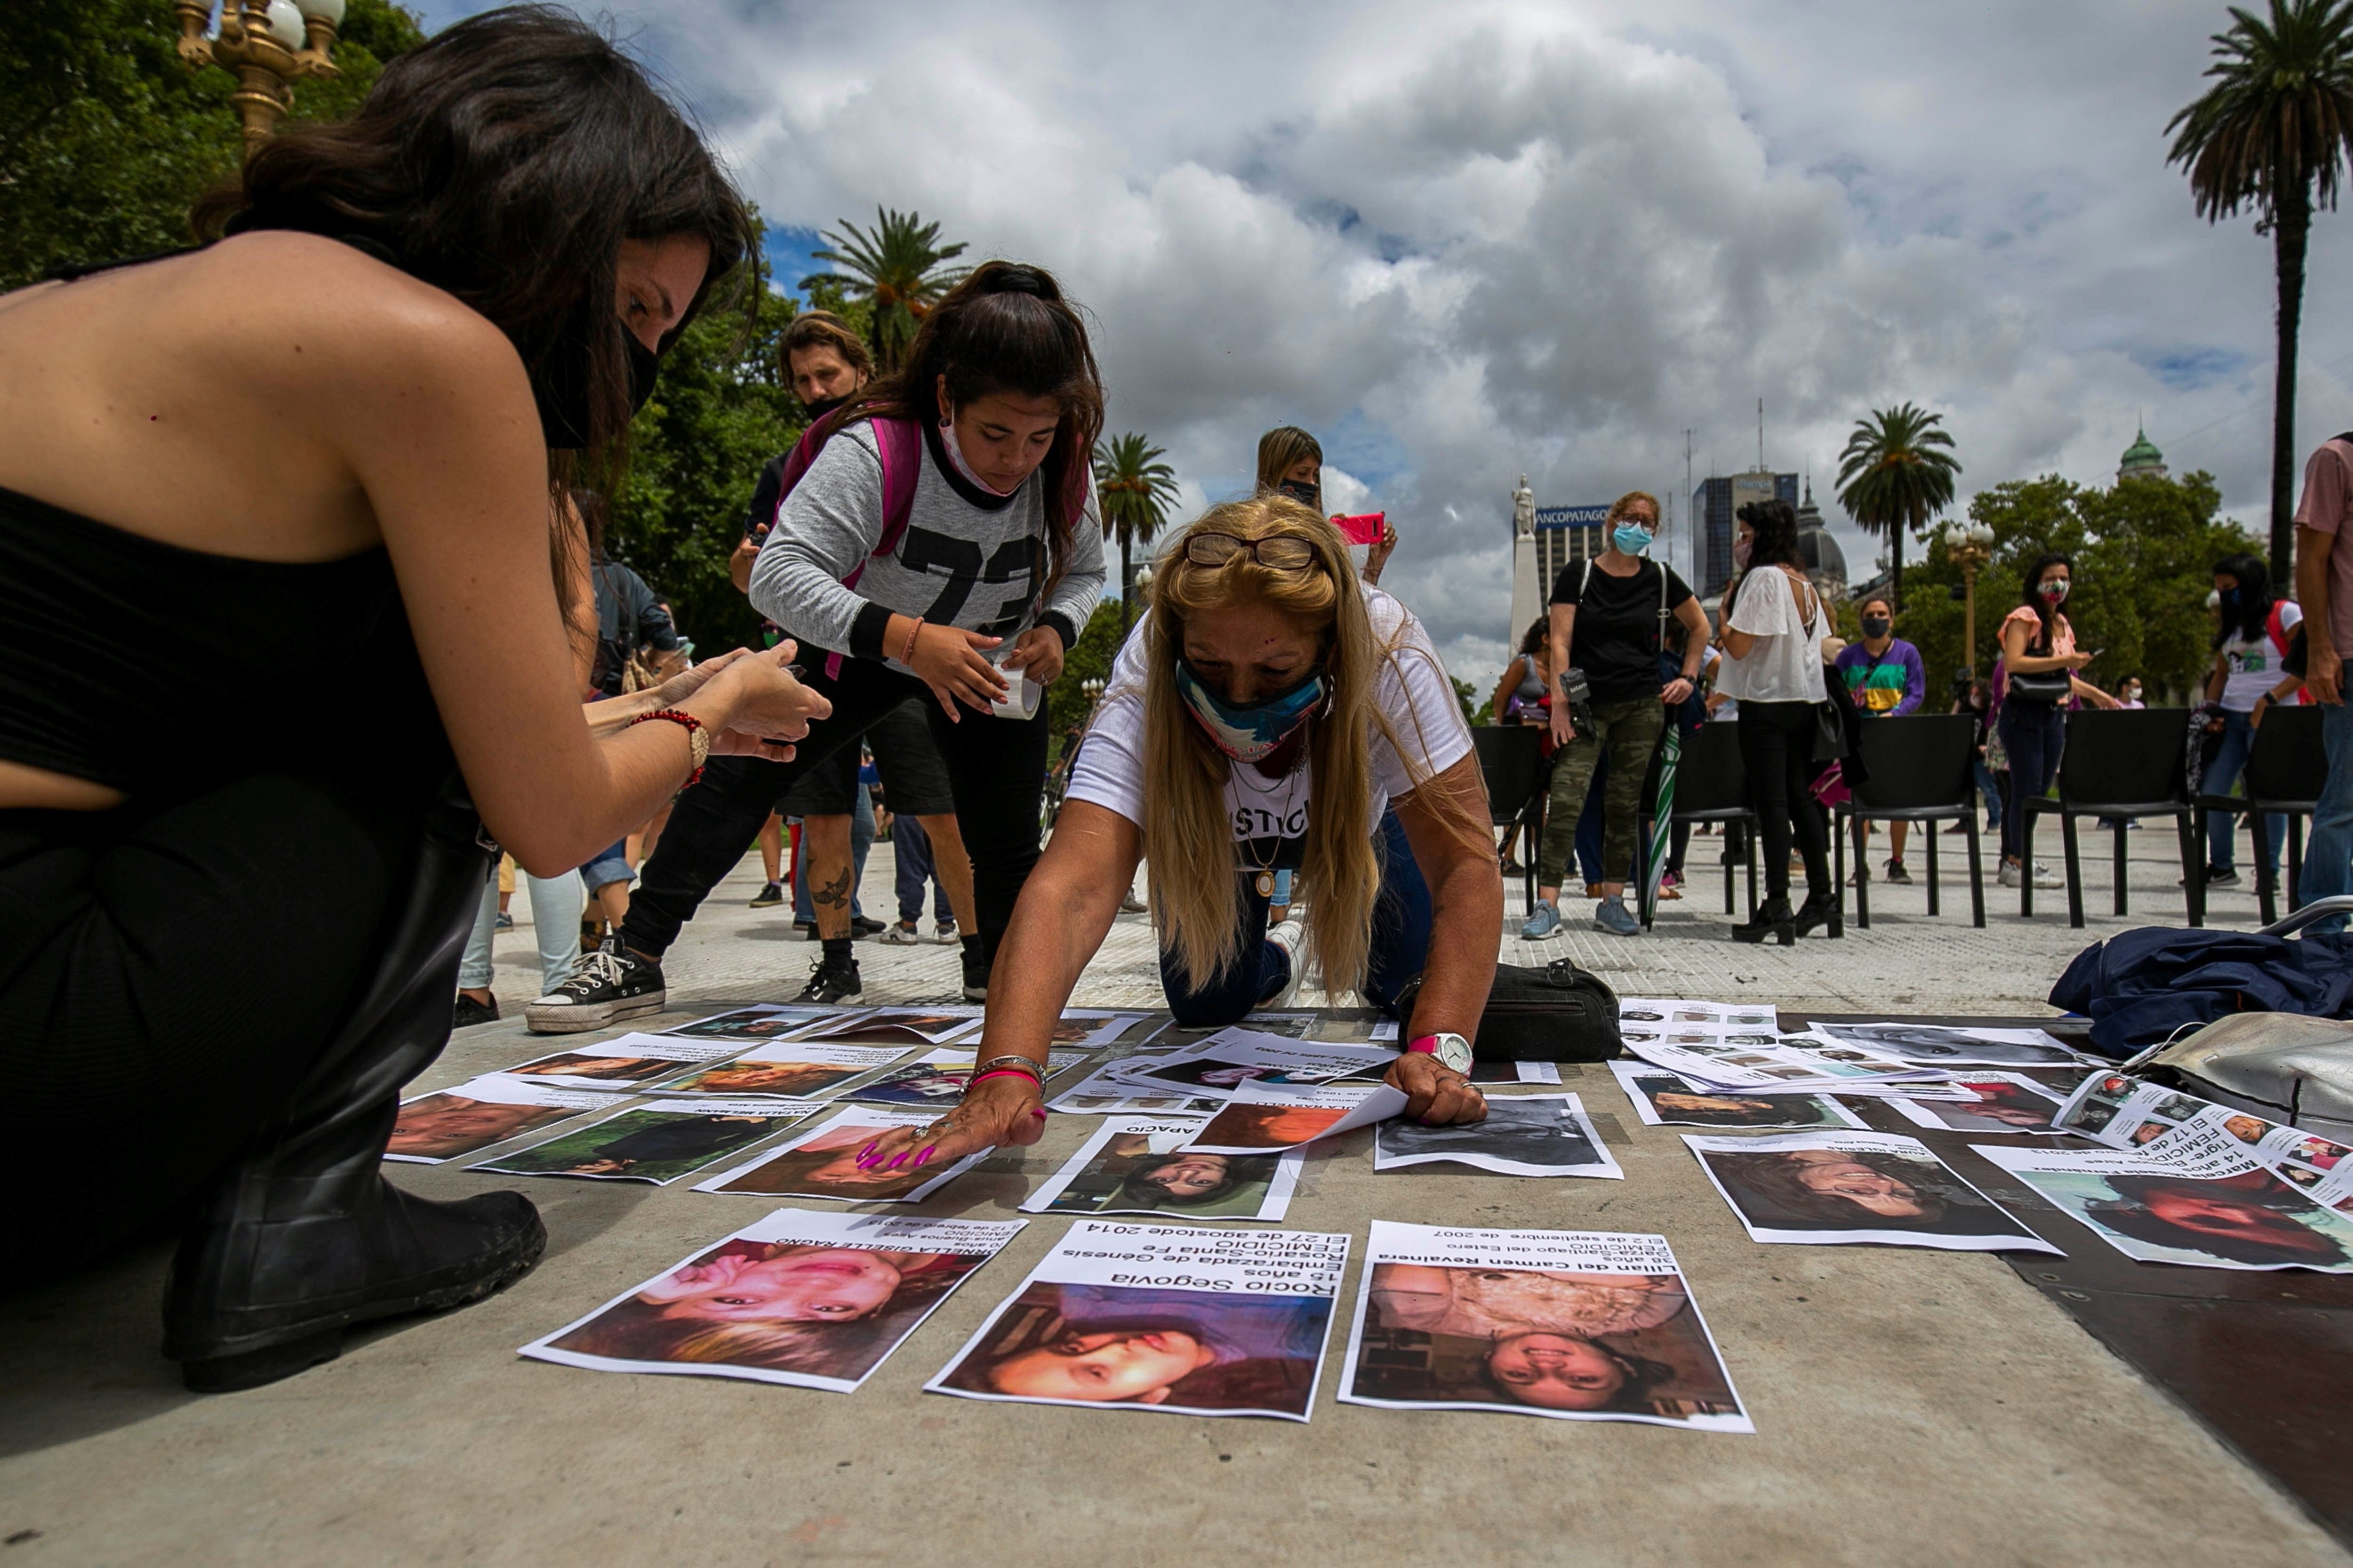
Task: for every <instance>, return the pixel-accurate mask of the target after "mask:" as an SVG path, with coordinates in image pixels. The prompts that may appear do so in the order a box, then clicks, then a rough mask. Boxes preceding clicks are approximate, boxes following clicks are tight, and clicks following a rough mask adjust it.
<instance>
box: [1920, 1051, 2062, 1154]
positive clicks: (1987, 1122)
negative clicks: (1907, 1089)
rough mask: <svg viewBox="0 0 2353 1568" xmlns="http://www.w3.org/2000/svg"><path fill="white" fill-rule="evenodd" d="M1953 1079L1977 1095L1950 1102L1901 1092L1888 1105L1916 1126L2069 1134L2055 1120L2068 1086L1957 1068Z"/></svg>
mask: <svg viewBox="0 0 2353 1568" xmlns="http://www.w3.org/2000/svg"><path fill="white" fill-rule="evenodd" d="M1953 1081H1954V1082H1955V1083H1957V1084H1958V1085H1959V1086H1960V1087H1961V1088H1963V1089H1968V1091H1969V1092H1970V1093H1971V1094H1974V1095H1976V1096H1977V1099H1976V1100H1974V1101H1945V1100H1915V1099H1913V1098H1911V1097H1909V1096H1905V1095H1897V1096H1893V1097H1891V1098H1889V1100H1887V1106H1888V1109H1889V1110H1894V1112H1895V1113H1896V1114H1897V1115H1899V1116H1901V1117H1903V1118H1904V1120H1905V1121H1909V1122H1910V1123H1912V1125H1913V1126H1915V1127H1929V1128H1935V1129H1936V1130H1938V1131H1947V1132H2038V1133H2042V1134H2045V1135H2047V1136H2051V1137H2062V1138H2063V1137H2065V1136H2066V1134H2067V1129H2065V1128H2063V1127H2060V1126H2056V1125H2054V1119H2055V1118H2056V1117H2057V1116H2058V1114H2059V1106H2060V1102H2061V1101H2063V1100H2065V1099H2066V1098H2067V1097H2066V1095H2065V1093H2064V1092H2063V1090H2060V1089H2052V1088H2051V1087H2050V1086H2049V1085H2047V1084H2042V1083H2038V1082H2036V1081H2035V1080H2034V1079H2031V1078H2028V1077H2027V1076H2026V1075H2025V1074H2023V1073H2014V1072H1987V1071H1983V1070H1977V1069H1969V1068H1956V1069H1955V1071H1954V1074H1953Z"/></svg>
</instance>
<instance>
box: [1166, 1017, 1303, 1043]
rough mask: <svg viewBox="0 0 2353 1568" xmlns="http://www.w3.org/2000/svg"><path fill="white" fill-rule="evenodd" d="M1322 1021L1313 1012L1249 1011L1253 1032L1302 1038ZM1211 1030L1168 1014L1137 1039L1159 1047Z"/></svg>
mask: <svg viewBox="0 0 2353 1568" xmlns="http://www.w3.org/2000/svg"><path fill="white" fill-rule="evenodd" d="M1323 1023H1324V1019H1323V1018H1322V1017H1321V1016H1318V1015H1316V1014H1314V1013H1252V1014H1251V1015H1250V1029H1251V1032H1252V1033H1254V1034H1261V1035H1282V1036H1286V1037H1289V1038H1291V1039H1294V1040H1303V1039H1305V1038H1306V1037H1308V1035H1309V1034H1310V1033H1312V1032H1313V1031H1314V1030H1315V1029H1316V1028H1317V1027H1319V1026H1321V1025H1322V1024H1323ZM1213 1032H1214V1031H1213V1030H1212V1029H1211V1028H1210V1027H1209V1026H1207V1025H1204V1026H1202V1027H1200V1028H1198V1029H1194V1028H1187V1027H1186V1026H1184V1025H1182V1024H1179V1023H1178V1022H1177V1021H1176V1019H1174V1018H1171V1019H1169V1020H1168V1022H1166V1023H1165V1024H1163V1025H1161V1026H1160V1027H1159V1028H1157V1029H1155V1030H1154V1031H1153V1032H1152V1033H1151V1034H1150V1035H1149V1036H1147V1037H1145V1039H1144V1040H1142V1041H1140V1042H1138V1043H1139V1044H1142V1045H1148V1046H1161V1047H1169V1046H1188V1045H1191V1044H1192V1043H1193V1042H1194V1041H1196V1040H1198V1039H1200V1038H1201V1037H1203V1036H1204V1035H1208V1034H1211V1033H1213Z"/></svg>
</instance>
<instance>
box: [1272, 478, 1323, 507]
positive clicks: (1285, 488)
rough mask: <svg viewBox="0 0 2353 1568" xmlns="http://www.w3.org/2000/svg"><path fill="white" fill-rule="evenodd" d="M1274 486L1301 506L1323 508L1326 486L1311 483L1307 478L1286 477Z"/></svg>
mask: <svg viewBox="0 0 2353 1568" xmlns="http://www.w3.org/2000/svg"><path fill="white" fill-rule="evenodd" d="M1274 488H1275V489H1278V490H1281V491H1282V493H1283V494H1284V495H1287V496H1289V497H1290V498H1291V499H1292V500H1295V501H1297V502H1298V503H1299V504H1300V505H1301V506H1312V507H1314V508H1315V509H1317V510H1322V509H1323V506H1324V488H1323V487H1322V486H1321V485H1311V484H1309V483H1308V482H1307V481H1306V480H1305V479H1285V480H1283V481H1282V483H1281V484H1279V485H1277V486H1275V487H1274Z"/></svg>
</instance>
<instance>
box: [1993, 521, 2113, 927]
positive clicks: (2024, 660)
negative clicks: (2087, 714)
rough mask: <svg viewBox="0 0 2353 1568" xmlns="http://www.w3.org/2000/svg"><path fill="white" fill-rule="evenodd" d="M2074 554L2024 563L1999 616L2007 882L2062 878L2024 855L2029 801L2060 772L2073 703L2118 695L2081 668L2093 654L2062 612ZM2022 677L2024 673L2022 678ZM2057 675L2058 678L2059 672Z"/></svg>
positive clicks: (2053, 883) (2040, 883)
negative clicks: (2008, 607)
mask: <svg viewBox="0 0 2353 1568" xmlns="http://www.w3.org/2000/svg"><path fill="white" fill-rule="evenodd" d="M2074 577H2075V563H2074V561H2073V558H2072V557H2070V556H2065V555H2061V554H2057V553H2055V552H2054V553H2052V554H2047V555H2042V556H2039V557H2037V558H2036V560H2035V562H2034V564H2033V565H2031V566H2030V567H2028V568H2027V569H2026V576H2025V579H2024V581H2023V582H2022V583H2021V585H2020V588H2019V604H2018V607H2017V608H2016V609H2014V610H2012V611H2010V614H2009V615H2008V616H2005V617H2004V618H2003V620H2002V623H2001V631H2000V640H2001V663H2002V673H2003V678H2004V684H2003V689H2002V690H2001V692H2000V705H2001V714H2000V718H1999V719H1998V720H1997V721H1996V729H1997V731H1998V732H1999V733H2000V739H2001V750H2002V754H2003V755H2004V756H2005V757H2007V758H2009V760H2010V799H2009V801H2008V802H2007V803H2006V804H2007V809H2006V810H2004V811H2003V813H2002V817H2001V885H2002V886H2003V887H2005V888H2016V887H2021V886H2023V885H2024V883H2025V880H2026V879H2027V878H2028V877H2029V876H2031V877H2032V878H2033V879H2034V885H2035V886H2036V887H2038V888H2056V887H2058V886H2060V885H2061V879H2060V878H2059V877H2058V876H2057V875H2056V874H2055V873H2053V872H2052V870H2051V868H2049V867H2047V866H2044V865H2042V864H2041V863H2039V862H2038V863H2037V864H2035V865H2034V866H2031V867H2028V866H2025V865H2022V864H2021V853H2022V851H2021V845H2023V844H2024V843H2025V841H2026V840H2025V822H2026V805H2025V803H2026V802H2028V801H2030V800H2032V799H2035V798H2037V797H2039V796H2041V795H2042V794H2043V793H2044V792H2045V791H2047V790H2049V789H2050V787H2051V781H2052V779H2053V778H2054V777H2056V776H2057V775H2058V773H2059V751H2060V748H2061V746H2062V745H2063V743H2064V741H2065V738H2066V733H2067V710H2068V708H2069V707H2071V706H2073V703H2074V702H2075V701H2076V700H2084V701H2088V702H2092V703H2094V704H2096V705H2097V706H2099V707H2102V708H2113V707H2115V706H2116V699H2115V698H2113V697H2111V696H2109V695H2108V694H2107V693H2106V692H2105V691H2102V690H2101V689H2099V688H2098V687H2096V686H2094V685H2093V684H2092V683H2091V682H2090V681H2087V680H2085V679H2084V678H2083V676H2082V675H2081V674H2079V673H2077V672H2078V671H2080V670H2081V669H2082V668H2084V666H2085V665H2087V664H2089V663H2091V662H2092V656H2091V655H2090V654H2087V653H2078V652H2077V651H2076V650H2075V628H2074V627H2073V626H2072V625H2070V624H2069V623H2068V620H2067V617H2066V616H2064V615H2063V614H2062V613H2061V612H2060V609H2059V606H2060V605H2063V604H2065V603H2066V602H2067V595H2068V592H2069V591H2070V590H2071V589H2072V588H2073V585H2074ZM2021 678H2023V679H2021ZM2054 678H2056V679H2054Z"/></svg>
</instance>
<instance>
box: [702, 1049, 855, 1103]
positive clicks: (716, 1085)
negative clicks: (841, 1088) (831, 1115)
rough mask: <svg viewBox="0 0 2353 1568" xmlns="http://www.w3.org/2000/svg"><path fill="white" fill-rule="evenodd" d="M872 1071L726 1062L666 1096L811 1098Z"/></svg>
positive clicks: (759, 1061) (823, 1065)
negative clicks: (755, 1095)
mask: <svg viewBox="0 0 2353 1568" xmlns="http://www.w3.org/2000/svg"><path fill="white" fill-rule="evenodd" d="M871 1070H872V1069H871V1068H862V1067H843V1066H841V1065H839V1063H834V1062H785V1061H766V1060H763V1059H760V1058H751V1059H748V1060H744V1061H733V1062H722V1063H720V1064H719V1065H718V1066H717V1067H712V1068H703V1069H702V1071H701V1072H699V1073H696V1074H695V1075H694V1076H693V1077H692V1078H688V1079H680V1080H679V1081H678V1082H676V1083H674V1084H671V1085H670V1087H669V1088H667V1089H663V1090H662V1092H663V1093H664V1094H783V1095H794V1096H808V1095H815V1094H822V1093H823V1092H825V1091H826V1090H827V1089H832V1088H834V1087H836V1086H837V1085H839V1084H845V1083H848V1082H849V1080H850V1079H854V1078H856V1077H857V1076H858V1075H859V1074H860V1073H863V1072H870V1071H871Z"/></svg>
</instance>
